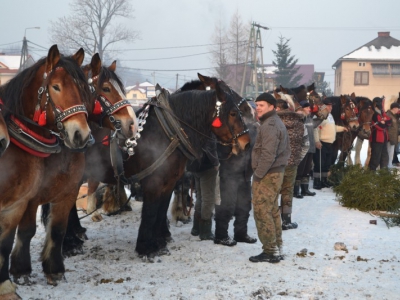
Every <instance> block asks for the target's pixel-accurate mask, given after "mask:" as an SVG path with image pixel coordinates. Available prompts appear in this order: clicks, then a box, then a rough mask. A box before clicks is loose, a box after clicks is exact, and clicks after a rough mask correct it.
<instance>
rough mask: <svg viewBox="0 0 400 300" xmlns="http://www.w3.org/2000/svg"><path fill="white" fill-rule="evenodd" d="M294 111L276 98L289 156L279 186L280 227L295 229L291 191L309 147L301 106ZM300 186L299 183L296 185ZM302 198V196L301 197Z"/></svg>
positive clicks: (283, 101)
mask: <svg viewBox="0 0 400 300" xmlns="http://www.w3.org/2000/svg"><path fill="white" fill-rule="evenodd" d="M299 108H300V109H298V110H297V111H296V112H294V111H292V110H290V109H289V106H288V104H287V102H286V101H285V100H282V99H279V100H277V107H276V111H277V114H278V116H279V118H280V119H281V120H282V122H283V124H284V125H285V127H286V130H287V134H288V136H289V147H290V156H289V160H288V164H287V166H286V168H285V172H284V174H283V182H282V187H281V192H280V194H281V195H282V196H281V217H282V229H283V230H288V229H296V228H297V227H298V225H297V223H296V222H292V209H293V191H294V185H295V180H296V175H297V166H298V165H299V164H300V162H301V160H302V159H303V157H304V156H305V155H306V154H307V151H308V148H309V145H310V144H309V141H308V132H307V130H304V129H305V128H304V121H303V119H304V114H303V113H302V112H300V111H302V107H301V106H300V107H299ZM298 187H299V188H300V184H299V186H298ZM302 198H303V197H302Z"/></svg>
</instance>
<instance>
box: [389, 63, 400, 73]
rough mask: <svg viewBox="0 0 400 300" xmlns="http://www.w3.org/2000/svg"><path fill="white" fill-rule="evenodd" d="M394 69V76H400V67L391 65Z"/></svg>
mask: <svg viewBox="0 0 400 300" xmlns="http://www.w3.org/2000/svg"><path fill="white" fill-rule="evenodd" d="M390 68H391V69H392V75H400V65H392V64H391V65H390Z"/></svg>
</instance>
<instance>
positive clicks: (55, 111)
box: [0, 45, 92, 149]
mask: <svg viewBox="0 0 400 300" xmlns="http://www.w3.org/2000/svg"><path fill="white" fill-rule="evenodd" d="M83 58H84V51H83V49H82V48H81V49H80V50H78V51H77V52H76V53H75V54H74V55H73V56H70V57H66V56H62V55H61V54H60V52H59V51H58V48H57V45H53V46H52V47H51V48H50V49H49V52H48V55H47V57H45V58H42V59H40V60H39V61H38V62H36V64H34V65H33V66H31V67H29V68H27V69H25V70H24V71H22V72H21V73H19V74H18V75H17V76H15V77H14V78H13V79H11V80H10V81H9V82H8V83H6V84H5V85H4V86H2V88H1V91H0V97H1V98H2V101H3V103H4V114H3V115H4V118H5V119H6V120H7V123H8V122H10V124H12V125H10V126H12V127H13V128H19V129H18V130H22V131H24V132H26V133H27V134H28V135H29V137H30V139H31V140H36V141H37V140H41V141H42V143H43V142H44V143H48V144H51V143H52V144H54V143H56V142H57V139H56V137H57V138H58V139H59V140H62V141H63V144H64V145H65V146H67V147H68V148H71V149H82V148H84V147H85V146H86V145H87V143H88V142H89V141H92V136H91V132H90V128H89V125H88V123H87V110H88V108H89V106H90V104H91V102H90V91H89V86H88V85H87V83H86V80H85V76H84V74H83V72H82V70H81V69H80V66H81V64H82V62H83ZM14 131H15V130H14ZM32 136H34V138H32ZM28 147H29V146H28Z"/></svg>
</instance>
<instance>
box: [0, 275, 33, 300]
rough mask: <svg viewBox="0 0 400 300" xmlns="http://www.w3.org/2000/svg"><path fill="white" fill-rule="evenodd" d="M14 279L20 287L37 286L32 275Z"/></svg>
mask: <svg viewBox="0 0 400 300" xmlns="http://www.w3.org/2000/svg"><path fill="white" fill-rule="evenodd" d="M13 279H14V282H15V283H16V284H18V285H23V286H31V285H32V284H36V281H34V280H32V278H31V276H30V275H21V276H13ZM0 299H1V298H0Z"/></svg>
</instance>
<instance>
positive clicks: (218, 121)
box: [211, 118, 222, 128]
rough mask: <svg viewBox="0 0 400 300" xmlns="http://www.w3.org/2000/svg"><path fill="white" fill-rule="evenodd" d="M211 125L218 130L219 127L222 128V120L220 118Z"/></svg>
mask: <svg viewBox="0 0 400 300" xmlns="http://www.w3.org/2000/svg"><path fill="white" fill-rule="evenodd" d="M211 125H212V127H217V128H218V127H221V126H222V123H221V120H220V119H219V118H215V119H214V121H213V122H212V124H211Z"/></svg>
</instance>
